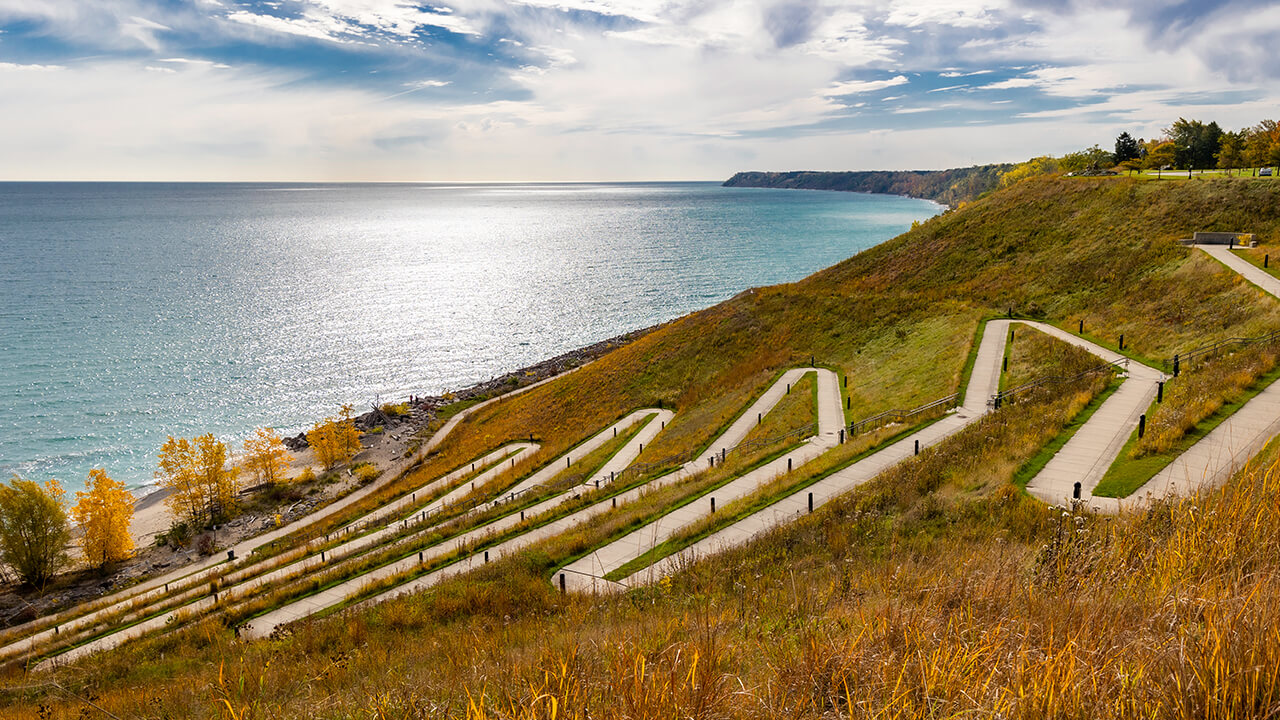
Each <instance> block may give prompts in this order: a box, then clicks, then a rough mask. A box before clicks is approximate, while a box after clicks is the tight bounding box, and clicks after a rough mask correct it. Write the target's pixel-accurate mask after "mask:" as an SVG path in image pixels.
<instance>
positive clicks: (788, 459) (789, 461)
mask: <svg viewBox="0 0 1280 720" xmlns="http://www.w3.org/2000/svg"><path fill="white" fill-rule="evenodd" d="M787 472H791V458H787Z"/></svg>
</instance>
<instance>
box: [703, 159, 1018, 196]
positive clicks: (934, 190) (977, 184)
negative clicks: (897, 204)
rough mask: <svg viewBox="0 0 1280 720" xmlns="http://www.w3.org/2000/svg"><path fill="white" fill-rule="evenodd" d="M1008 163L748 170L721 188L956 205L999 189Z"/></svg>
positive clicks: (725, 182) (735, 176)
mask: <svg viewBox="0 0 1280 720" xmlns="http://www.w3.org/2000/svg"><path fill="white" fill-rule="evenodd" d="M1013 167H1014V166H1013V165H1009V164H991V165H974V166H972V167H965V168H952V169H949V170H858V171H841V172H827V171H813V170H793V171H790V172H761V171H755V170H753V171H747V172H740V173H736V174H734V176H733V177H731V178H729V179H728V180H726V181H724V183H723V185H724V187H762V188H786V189H795V190H838V191H843V192H865V193H881V194H888V195H905V196H907V197H913V198H921V199H924V200H933V201H934V202H939V203H942V204H944V205H952V206H954V205H957V204H959V203H962V202H970V201H972V200H976V199H977V198H979V197H981V196H982V195H984V194H986V193H988V192H990V191H992V190H994V189H996V188H997V187H999V186H1000V175H1001V174H1002V173H1005V172H1008V171H1009V170H1011V169H1012V168H1013Z"/></svg>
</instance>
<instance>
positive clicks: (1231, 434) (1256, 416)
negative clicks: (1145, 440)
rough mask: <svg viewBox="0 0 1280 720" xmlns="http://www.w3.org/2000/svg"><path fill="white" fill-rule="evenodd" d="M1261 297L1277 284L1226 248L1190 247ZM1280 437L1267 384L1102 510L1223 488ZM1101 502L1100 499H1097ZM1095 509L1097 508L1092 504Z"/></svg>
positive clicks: (1279, 393)
mask: <svg viewBox="0 0 1280 720" xmlns="http://www.w3.org/2000/svg"><path fill="white" fill-rule="evenodd" d="M1194 247H1196V248H1199V249H1200V250H1202V251H1204V252H1205V253H1207V254H1208V255H1209V256H1210V257H1212V258H1214V259H1215V260H1218V261H1219V262H1221V263H1222V264H1223V265H1226V266H1227V267H1228V268H1229V269H1231V270H1233V271H1234V272H1236V273H1239V274H1240V275H1241V277H1243V278H1244V279H1245V280H1247V281H1249V282H1250V283H1252V284H1254V285H1256V286H1257V287H1258V288H1260V289H1261V290H1262V291H1263V292H1265V293H1267V294H1269V295H1272V296H1274V297H1277V298H1280V279H1277V278H1276V277H1274V276H1272V275H1271V274H1270V273H1268V272H1266V271H1264V270H1262V269H1261V268H1259V267H1257V266H1256V265H1254V264H1253V263H1250V262H1249V261H1247V260H1245V259H1243V258H1241V257H1240V256H1238V255H1236V254H1235V253H1234V252H1232V251H1231V250H1229V249H1227V247H1226V246H1225V245H1196V246H1194ZM1277 433H1280V382H1275V383H1272V384H1271V385H1269V386H1268V387H1267V388H1266V389H1264V390H1263V391H1262V392H1260V393H1258V394H1257V395H1256V396H1254V397H1253V399H1251V400H1250V401H1249V402H1247V403H1245V405H1244V407H1242V408H1240V409H1239V410H1237V411H1236V412H1235V413H1233V414H1232V415H1231V417H1229V418H1227V419H1226V420H1224V421H1223V422H1222V424H1220V425H1218V427H1216V428H1214V429H1213V430H1211V431H1210V432H1209V434H1207V435H1205V436H1204V437H1203V438H1200V440H1199V441H1197V442H1196V444H1194V445H1192V446H1191V447H1190V448H1188V449H1187V451H1186V452H1184V453H1182V454H1181V455H1179V456H1178V458H1177V459H1176V460H1174V461H1173V462H1172V463H1170V464H1169V465H1168V466H1167V467H1166V468H1165V469H1163V470H1161V471H1160V472H1158V473H1156V475H1155V477H1153V478H1151V480H1149V481H1148V482H1147V483H1146V484H1145V485H1143V486H1142V487H1141V488H1138V490H1137V491H1136V492H1134V493H1133V495H1131V496H1130V497H1129V498H1128V499H1127V500H1124V501H1118V502H1117V501H1112V504H1108V506H1107V507H1106V508H1104V509H1112V508H1113V507H1115V508H1118V507H1120V506H1125V507H1140V506H1142V505H1144V504H1146V503H1148V502H1150V501H1151V500H1156V499H1160V498H1164V497H1168V496H1172V495H1184V496H1185V495H1190V494H1192V493H1194V492H1195V491H1197V490H1200V489H1202V488H1207V487H1213V486H1214V485H1218V484H1221V483H1223V482H1225V481H1226V480H1227V479H1228V478H1230V477H1231V476H1232V475H1233V474H1235V472H1236V471H1237V470H1239V469H1240V468H1242V467H1244V464H1245V463H1247V462H1248V461H1249V459H1250V458H1252V457H1253V456H1254V455H1256V454H1258V451H1260V450H1261V449H1262V448H1263V446H1264V445H1266V444H1267V441H1268V440H1270V439H1271V438H1272V437H1274V436H1275V435H1276V434H1277ZM1101 499H1102V498H1098V500H1101ZM1095 504H1096V503H1095Z"/></svg>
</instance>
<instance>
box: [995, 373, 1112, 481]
mask: <svg viewBox="0 0 1280 720" xmlns="http://www.w3.org/2000/svg"><path fill="white" fill-rule="evenodd" d="M1121 384H1123V383H1122V382H1116V379H1115V377H1114V376H1113V377H1112V379H1111V381H1110V382H1109V383H1107V386H1106V387H1105V388H1103V389H1102V392H1100V393H1098V394H1097V395H1094V396H1093V399H1092V400H1090V401H1089V404H1088V405H1085V406H1084V408H1083V409H1082V410H1081V411H1080V412H1078V413H1076V416H1075V417H1074V418H1072V419H1071V422H1069V423H1067V424H1066V426H1064V427H1063V428H1062V431H1061V432H1059V433H1058V434H1057V436H1055V437H1054V438H1053V439H1052V440H1050V441H1049V442H1048V443H1047V444H1046V445H1045V446H1044V447H1042V448H1040V451H1039V452H1037V453H1036V454H1035V455H1033V456H1031V459H1029V460H1027V461H1026V462H1025V463H1023V464H1022V467H1020V468H1018V471H1017V472H1015V473H1014V474H1013V484H1014V485H1017V486H1018V487H1020V488H1023V489H1024V490H1025V489H1026V487H1027V483H1029V482H1031V479H1032V478H1034V477H1035V476H1036V475H1039V474H1040V471H1041V470H1043V469H1044V466H1045V465H1048V464H1049V461H1050V460H1052V459H1053V456H1054V455H1057V454H1058V451H1059V450H1061V449H1062V447H1063V446H1064V445H1066V444H1067V443H1068V442H1069V441H1070V440H1071V438H1072V437H1074V436H1075V434H1076V431H1078V430H1079V429H1080V428H1082V427H1084V424H1085V423H1087V422H1089V418H1091V417H1093V414H1094V413H1095V412H1097V411H1098V408H1100V407H1102V403H1104V402H1106V401H1107V398H1109V397H1111V396H1112V395H1113V394H1114V393H1115V392H1116V391H1117V390H1119V389H1120V385H1121Z"/></svg>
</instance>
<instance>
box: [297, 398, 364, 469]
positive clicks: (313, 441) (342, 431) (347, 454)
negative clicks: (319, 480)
mask: <svg viewBox="0 0 1280 720" xmlns="http://www.w3.org/2000/svg"><path fill="white" fill-rule="evenodd" d="M307 443H308V444H310V445H311V447H312V448H314V450H315V454H316V460H319V461H320V464H321V465H324V467H325V469H326V470H332V469H333V468H334V467H335V466H336V465H337V464H338V463H341V462H345V461H347V460H350V459H351V458H353V457H355V455H356V453H358V452H360V431H359V430H356V424H355V421H354V420H352V418H351V406H350V405H344V406H342V418H341V419H335V418H331V417H330V418H325V419H324V420H321V421H320V422H318V423H316V424H315V426H314V427H313V428H311V430H309V431H307Z"/></svg>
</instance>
